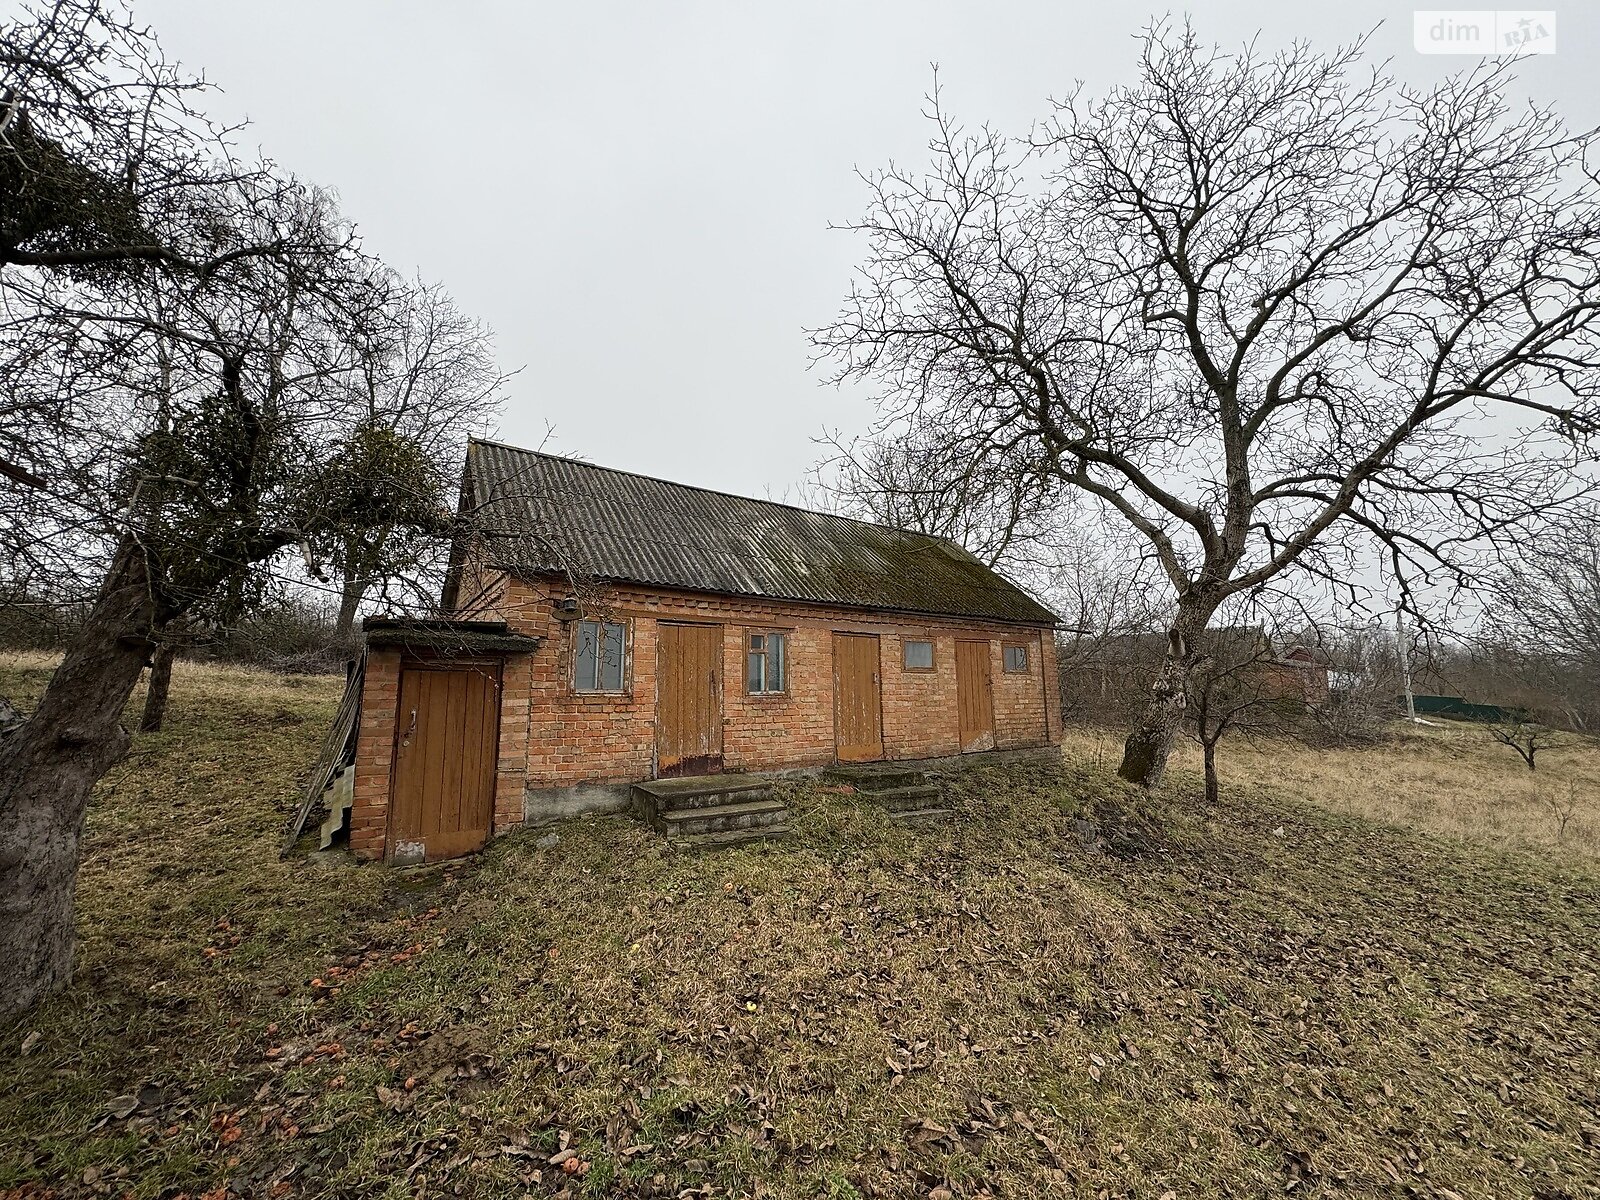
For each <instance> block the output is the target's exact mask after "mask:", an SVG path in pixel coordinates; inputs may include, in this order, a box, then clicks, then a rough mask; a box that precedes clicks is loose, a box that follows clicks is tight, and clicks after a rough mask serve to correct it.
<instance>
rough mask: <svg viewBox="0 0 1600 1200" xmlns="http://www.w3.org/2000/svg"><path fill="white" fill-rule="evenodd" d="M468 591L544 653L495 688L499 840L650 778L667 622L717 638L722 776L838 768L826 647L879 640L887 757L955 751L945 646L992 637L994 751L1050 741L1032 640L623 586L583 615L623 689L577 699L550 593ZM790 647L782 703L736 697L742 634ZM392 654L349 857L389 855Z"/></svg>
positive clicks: (1052, 732)
mask: <svg viewBox="0 0 1600 1200" xmlns="http://www.w3.org/2000/svg"><path fill="white" fill-rule="evenodd" d="M473 584H474V586H473V587H472V589H471V590H470V592H469V591H468V590H467V589H463V592H462V599H463V601H464V604H463V606H462V608H461V609H460V610H458V611H457V612H456V613H455V614H454V615H455V616H457V617H461V618H474V619H486V618H492V619H499V620H505V621H507V622H508V623H509V624H510V625H511V628H512V629H513V630H514V631H516V632H518V633H525V634H531V635H534V636H537V637H542V638H544V639H545V641H544V644H543V645H542V646H540V648H539V650H538V651H537V652H536V653H535V654H532V655H513V656H511V657H509V658H507V659H506V661H505V665H504V668H503V673H502V677H501V700H500V750H499V758H498V774H497V779H496V788H495V805H494V826H495V830H496V831H501V832H503V831H504V830H506V829H509V828H511V827H513V826H515V825H517V824H520V823H521V822H522V821H523V820H524V818H525V817H526V818H528V819H539V818H540V817H542V816H548V815H550V811H553V810H547V811H544V812H541V806H540V793H541V792H547V793H551V792H553V791H554V790H556V789H563V788H571V787H576V786H581V785H587V784H618V783H629V782H634V781H637V780H640V779H648V778H651V777H652V776H653V775H654V774H655V706H656V628H657V623H658V622H660V621H663V620H669V621H670V620H678V621H696V622H704V623H716V624H720V625H722V627H723V639H722V652H723V681H724V682H723V765H724V767H725V769H727V770H730V771H734V770H752V771H767V770H784V769H792V768H804V767H818V766H825V765H827V764H829V763H832V762H833V761H834V740H833V739H834V733H833V634H834V633H835V632H836V631H837V632H841V633H872V634H876V635H877V636H878V639H879V662H880V667H879V675H880V679H881V684H882V696H883V744H884V757H885V758H886V759H908V758H935V757H940V756H943V755H950V754H955V753H957V752H958V750H959V747H958V745H957V725H956V676H955V643H956V639H957V637H961V638H987V639H989V646H990V649H989V655H990V674H991V678H992V680H993V684H994V708H995V737H996V744H997V746H998V747H999V748H1001V749H1014V748H1019V747H1024V746H1038V745H1043V744H1045V743H1047V742H1049V743H1054V742H1058V741H1060V736H1061V727H1060V711H1059V708H1060V706H1059V704H1058V702H1057V700H1056V698H1055V697H1054V695H1053V694H1048V689H1047V688H1046V686H1045V681H1046V680H1053V679H1054V678H1055V645H1054V638H1053V636H1051V634H1050V632H1049V631H1048V630H1040V629H1039V628H1037V627H1030V626H1008V625H1003V624H973V623H970V622H964V621H960V620H950V619H941V618H921V617H913V616H896V615H893V614H887V613H867V612H860V611H857V610H850V609H835V608H826V607H822V606H810V605H795V604H784V603H781V602H775V601H762V600H755V599H742V598H735V597H727V596H712V595H698V594H694V593H681V592H663V591H653V590H650V589H646V588H637V587H628V588H622V587H618V588H612V589H608V590H607V591H606V592H605V594H604V595H603V596H601V597H600V598H599V599H598V601H597V602H596V603H594V604H591V606H590V607H591V610H592V615H595V616H600V615H604V616H605V617H606V618H607V619H610V620H621V621H624V622H625V623H626V624H627V625H628V627H629V634H628V642H627V650H628V662H627V664H626V667H625V672H624V676H625V677H624V691H623V692H622V693H620V694H615V695H585V694H581V693H577V692H575V691H574V690H573V688H572V682H571V681H572V639H573V637H574V636H575V634H576V623H575V622H571V621H560V620H557V619H556V616H555V612H554V600H555V599H556V598H558V597H559V596H561V595H564V594H565V589H564V588H561V587H544V586H541V585H534V584H528V583H525V582H523V581H521V580H517V579H513V578H510V577H508V576H501V577H499V578H498V579H496V578H494V577H493V576H492V575H491V574H489V573H485V574H483V575H482V576H479V577H477V578H474V580H473ZM752 629H755V630H760V629H780V630H784V631H786V632H787V633H788V635H789V645H788V688H789V690H788V693H787V694H785V695H781V696H751V695H748V694H747V693H746V692H745V686H744V679H745V658H744V655H745V645H746V642H745V637H746V635H747V634H748V633H749V632H750V631H751V630H752ZM906 640H919V641H931V642H933V644H934V651H933V654H934V670H933V671H932V672H914V671H906V670H905V669H904V668H903V666H902V663H903V662H904V657H903V652H902V643H903V642H904V641H906ZM1006 643H1021V644H1025V645H1027V646H1028V647H1029V653H1028V672H1027V674H1025V675H1022V674H1015V675H1011V674H1007V673H1006V672H1005V671H1004V669H1003V668H1004V662H1003V659H1002V652H1001V646H1002V645H1003V644H1006ZM399 676H400V652H399V651H398V650H394V649H383V650H372V651H370V652H369V653H368V655H367V673H366V685H365V688H364V690H363V693H362V701H361V734H360V738H359V740H358V745H357V752H356V781H355V793H354V804H353V807H352V811H351V836H350V846H351V849H352V851H353V852H354V853H355V854H356V855H357V857H360V858H378V857H381V856H382V855H383V853H384V851H385V838H386V834H387V823H388V797H389V779H390V773H391V770H392V765H393V764H392V755H393V749H394V722H395V713H396V709H397V706H398V700H399V695H398V690H399Z"/></svg>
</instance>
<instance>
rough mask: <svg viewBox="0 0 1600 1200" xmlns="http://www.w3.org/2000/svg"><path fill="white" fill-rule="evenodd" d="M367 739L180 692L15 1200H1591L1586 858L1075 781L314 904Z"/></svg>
mask: <svg viewBox="0 0 1600 1200" xmlns="http://www.w3.org/2000/svg"><path fill="white" fill-rule="evenodd" d="M29 662H31V664H32V665H31V666H30V665H27V664H28V663H29ZM44 670H45V667H44V665H43V664H42V663H41V662H38V661H35V660H24V665H23V666H22V667H20V668H19V667H18V666H17V665H16V663H15V661H13V662H12V664H11V666H10V667H9V668H6V667H5V666H4V665H3V664H0V694H4V693H5V692H7V691H10V692H12V693H13V694H15V693H17V692H18V691H21V692H23V693H26V692H27V691H28V690H30V689H34V690H36V689H37V688H38V687H39V686H42V681H43V678H44ZM19 680H20V684H19ZM334 699H335V688H334V686H333V685H332V684H329V683H323V682H314V683H311V684H307V685H303V686H294V685H292V684H290V683H289V682H287V681H283V680H274V679H270V678H266V677H261V676H251V675H246V674H243V673H238V672H221V671H193V670H190V671H186V672H184V673H183V674H181V675H180V676H179V678H178V680H177V682H176V684H175V687H174V697H173V712H172V717H171V731H170V732H168V733H165V734H162V735H159V736H155V737H149V738H141V739H140V741H139V742H138V744H137V747H136V750H135V754H134V757H133V758H132V759H131V760H130V761H129V762H128V763H126V764H125V765H124V766H122V767H120V768H119V769H118V770H117V771H116V772H115V773H114V774H113V776H112V777H111V778H110V779H108V780H107V781H106V784H105V785H104V786H103V788H102V789H101V792H100V794H99V796H98V797H97V801H96V803H95V806H94V808H93V811H92V813H91V817H90V828H89V832H88V844H87V857H86V862H85V868H84V873H83V880H82V886H81V890H80V903H79V913H80V926H81V928H82V931H83V942H82V948H81V956H80V958H81V966H80V974H79V979H78V983H77V985H76V986H75V987H74V988H73V989H72V991H71V992H69V993H68V994H67V995H65V996H63V997H62V998H60V999H59V1000H57V1001H55V1002H53V1003H52V1004H50V1005H48V1006H47V1007H46V1008H45V1009H44V1010H43V1011H41V1012H39V1013H37V1014H35V1015H34V1016H32V1017H30V1018H29V1019H27V1020H26V1021H24V1022H22V1023H20V1024H18V1025H15V1026H13V1027H10V1028H4V1029H0V1070H3V1072H4V1076H5V1078H6V1079H7V1082H8V1087H7V1088H5V1089H3V1090H0V1189H3V1188H5V1187H6V1186H8V1185H10V1186H13V1187H24V1186H30V1181H36V1182H37V1183H39V1184H48V1185H51V1186H54V1187H55V1188H57V1189H58V1190H59V1192H60V1194H62V1195H75V1194H80V1193H81V1194H86V1195H87V1194H94V1193H96V1192H98V1193H99V1194H112V1195H121V1194H124V1193H125V1192H131V1193H132V1194H133V1195H136V1196H157V1195H174V1194H176V1193H178V1192H187V1193H189V1194H190V1195H191V1196H193V1197H199V1196H200V1195H202V1194H206V1193H207V1192H208V1191H211V1190H213V1189H216V1188H217V1187H219V1186H220V1185H221V1184H223V1183H224V1181H226V1180H230V1179H231V1180H233V1181H234V1183H235V1187H236V1190H240V1191H243V1192H244V1193H245V1194H260V1195H279V1196H283V1195H322V1194H343V1195H411V1194H415V1193H417V1192H419V1191H424V1190H425V1191H428V1192H433V1191H443V1192H445V1193H447V1194H448V1193H451V1192H456V1193H458V1194H464V1195H478V1196H501V1195H521V1194H524V1193H526V1194H531V1195H536V1196H537V1195H548V1194H551V1193H554V1192H557V1191H560V1190H562V1189H564V1188H565V1189H570V1190H571V1191H572V1192H573V1194H575V1195H594V1196H611V1195H624V1196H628V1195H677V1194H679V1192H680V1190H681V1189H683V1188H687V1187H691V1186H697V1185H704V1184H709V1185H711V1186H712V1187H713V1188H715V1189H716V1194H724V1193H727V1192H733V1193H744V1194H754V1195H773V1196H791V1195H792V1196H809V1195H820V1196H852V1195H856V1194H858V1193H861V1194H882V1195H907V1194H927V1193H928V1192H929V1191H930V1190H932V1189H934V1188H937V1187H941V1186H942V1187H948V1188H949V1189H950V1190H951V1191H953V1192H954V1193H955V1194H957V1195H978V1194H983V1192H984V1191H985V1190H988V1191H991V1192H993V1193H994V1194H997V1195H1001V1194H1003V1195H1007V1196H1035V1195H1039V1196H1042V1195H1060V1194H1062V1193H1063V1191H1065V1192H1067V1193H1068V1194H1084V1195H1095V1194H1097V1193H1099V1194H1105V1195H1109V1196H1122V1195H1128V1196H1140V1197H1150V1198H1152V1200H1156V1198H1159V1197H1162V1196H1166V1195H1169V1194H1170V1195H1172V1196H1174V1197H1177V1196H1185V1197H1186V1196H1195V1195H1236V1196H1256V1195H1267V1194H1280V1193H1282V1192H1283V1191H1284V1189H1285V1188H1286V1187H1289V1186H1290V1185H1291V1184H1293V1185H1295V1186H1294V1190H1295V1191H1298V1192H1302V1193H1309V1194H1321V1193H1326V1194H1338V1195H1394V1196H1401V1195H1423V1196H1429V1195H1432V1196H1440V1197H1451V1196H1459V1197H1491V1196H1528V1195H1538V1196H1542V1197H1546V1198H1551V1200H1553V1198H1555V1197H1565V1196H1572V1197H1577V1196H1597V1195H1600V1182H1597V1181H1600V1169H1597V1167H1596V1155H1597V1154H1600V1116H1597V1109H1600V1045H1597V1043H1600V980H1597V977H1596V970H1597V962H1600V954H1597V950H1600V880H1597V877H1596V876H1595V875H1594V874H1593V873H1592V868H1591V867H1589V866H1587V865H1585V864H1584V863H1583V862H1582V861H1580V860H1578V859H1576V858H1573V857H1570V856H1567V857H1560V858H1557V857H1555V856H1549V855H1546V856H1544V857H1543V858H1535V857H1533V856H1532V855H1527V854H1518V853H1515V852H1509V853H1508V852H1500V851H1495V850H1489V849H1482V848H1474V847H1472V846H1470V845H1461V844H1458V843H1455V842H1451V841H1447V840H1445V839H1442V838H1435V837H1430V836H1428V835H1423V834H1413V833H1406V832H1403V831H1400V830H1396V829H1394V828H1390V827H1384V826H1379V825H1375V824H1370V823H1367V822H1365V821H1362V820H1360V819H1357V818H1354V817H1350V816H1347V815H1330V814H1327V813H1325V812H1322V811H1319V810H1316V809H1313V808H1310V807H1307V806H1302V805H1299V804H1297V803H1292V802H1283V801H1277V800H1273V799H1270V798H1268V797H1266V796H1265V795H1264V794H1261V793H1259V792H1256V791H1252V790H1249V789H1240V790H1237V791H1235V792H1234V793H1232V794H1231V795H1229V796H1227V797H1225V799H1224V802H1223V803H1222V804H1221V805H1220V806H1219V807H1218V808H1216V809H1214V810H1206V809H1204V808H1203V807H1202V806H1201V805H1200V804H1199V803H1198V802H1197V801H1196V799H1195V798H1194V789H1193V780H1192V779H1187V778H1185V779H1180V780H1178V781H1177V782H1176V784H1175V785H1174V787H1173V788H1172V789H1170V790H1169V791H1168V792H1167V793H1165V794H1163V795H1161V796H1159V797H1157V798H1156V801H1155V803H1154V804H1153V805H1151V804H1149V803H1148V802H1147V801H1146V800H1145V798H1143V797H1138V796H1129V795H1127V794H1126V793H1123V792H1122V791H1120V790H1119V789H1118V788H1117V787H1116V786H1115V785H1114V784H1113V783H1112V782H1111V780H1110V779H1109V778H1108V776H1107V773H1106V772H1105V771H1104V770H1103V769H1100V768H1098V767H1096V766H1094V765H1093V764H1091V763H1087V762H1079V763H1071V762H1069V764H1068V765H1067V767H1066V768H1065V769H1063V770H1047V769H1044V768H1031V769H1028V768H1011V769H1009V770H1000V769H995V770H989V771H984V772H974V773H973V774H972V775H971V776H970V777H969V778H968V779H967V780H966V781H965V785H964V787H963V789H962V791H961V792H960V794H959V795H958V796H957V797H956V800H957V803H958V805H959V807H960V808H961V810H962V815H963V820H961V821H960V822H958V823H955V824H953V825H951V826H949V827H938V828H930V829H921V830H908V829H904V828H900V827H897V826H893V825H890V824H888V823H887V822H885V821H883V820H882V819H881V818H880V817H878V816H877V815H876V814H873V813H871V812H868V811H864V810H863V809H862V808H861V807H860V806H859V805H858V804H857V803H855V802H854V801H853V800H852V798H850V797H845V796H838V795H832V794H827V793H823V792H821V791H818V790H817V789H815V788H811V787H800V788H796V789H795V791H794V793H793V795H792V797H791V799H792V803H793V804H794V806H795V807H796V808H797V810H798V817H797V820H796V826H797V831H798V832H797V837H796V838H795V840H794V841H793V842H792V843H791V844H789V845H786V846H783V847H780V848H774V849H758V850H749V851H734V852H724V853H720V854H715V855H708V856H703V857H683V856H679V855H675V854H673V853H669V852H667V851H666V850H665V849H664V848H663V847H662V845H661V844H660V843H659V842H658V841H657V840H655V839H654V838H653V837H652V836H650V835H649V834H647V833H646V832H644V831H643V830H641V829H640V828H638V827H636V826H634V825H632V824H630V823H628V822H627V821H624V820H620V819H611V820H602V821H590V822H574V823H569V824H568V825H566V826H564V827H562V828H561V829H560V830H559V841H557V842H556V843H555V844H554V845H550V844H545V845H541V844H540V838H539V836H538V835H537V834H522V835H517V836H513V837H508V838H504V839H501V840H500V841H498V842H497V843H495V844H494V846H493V847H492V848H491V849H490V850H489V851H488V852H487V853H486V854H484V855H482V856H481V857H480V858H479V859H477V860H475V861H474V862H472V863H470V864H467V865H463V866H460V867H456V868H452V869H450V870H446V871H436V872H433V873H432V874H429V875H425V876H422V877H416V876H406V875H404V874H402V873H398V872H391V871H387V870H384V869H381V868H361V869H357V868H353V867H348V866H344V865H340V864H337V863H336V864H324V863H320V862H316V861H305V860H296V861H291V862H288V863H280V862H279V861H278V860H277V858H276V855H275V845H274V841H273V833H274V831H275V829H276V827H277V825H278V823H279V821H280V820H281V817H282V809H283V807H284V806H285V805H286V804H287V803H289V802H290V800H291V799H292V795H293V784H294V780H295V778H296V775H297V772H298V771H299V770H301V769H302V767H303V766H304V764H305V760H306V758H307V757H308V756H309V754H310V749H311V747H312V746H313V745H314V743H315V741H316V739H317V736H318V734H319V732H320V722H322V721H323V720H324V719H325V718H326V717H327V716H328V715H330V714H331V710H332V706H333V703H334ZM1402 752H1403V751H1402ZM219 801H225V803H219ZM1134 804H1143V805H1144V808H1143V811H1144V812H1145V813H1146V814H1147V816H1145V817H1142V818H1140V819H1138V820H1134V819H1132V818H1130V817H1129V816H1128V815H1127V814H1128V813H1130V812H1132V811H1134V810H1133V808H1132V806H1133V805H1134ZM1086 819H1087V820H1090V821H1093V822H1094V823H1095V827H1096V831H1097V832H1098V833H1099V835H1100V836H1101V837H1102V838H1103V839H1104V840H1106V841H1108V842H1109V843H1110V846H1109V852H1107V851H1101V850H1097V849H1094V848H1091V847H1090V846H1088V845H1086V843H1085V833H1086V832H1088V829H1087V827H1086V826H1085V825H1084V824H1082V822H1083V821H1084V820H1086ZM313 981H316V982H313ZM335 989H336V990H335ZM35 1034H37V1035H38V1036H37V1037H34V1036H33V1035H35ZM25 1041H26V1042H27V1044H28V1045H29V1052H28V1053H26V1054H23V1053H22V1052H21V1047H22V1046H23V1044H24V1043H25ZM407 1083H410V1085H411V1086H410V1087H409V1088H408V1087H407V1086H406V1085H407ZM141 1089H143V1090H142V1091H141ZM118 1096H132V1097H134V1098H135V1099H140V1098H142V1100H143V1103H142V1104H141V1105H140V1107H138V1108H136V1109H134V1110H133V1111H132V1112H131V1113H130V1114H129V1115H127V1116H125V1117H114V1116H111V1115H110V1114H108V1113H107V1111H106V1104H107V1102H108V1101H110V1100H112V1099H113V1098H115V1097H118ZM118 1111H121V1110H120V1109H118ZM569 1143H570V1147H569ZM641 1147H644V1148H641ZM566 1148H570V1149H572V1150H574V1151H575V1152H576V1157H575V1158H574V1161H575V1162H577V1163H580V1164H583V1170H582V1172H581V1173H574V1174H567V1173H564V1172H563V1171H562V1170H561V1168H560V1167H559V1166H552V1165H551V1164H550V1163H549V1162H548V1159H550V1158H551V1157H553V1156H556V1155H557V1154H558V1153H559V1152H560V1151H562V1150H563V1149H566ZM85 1180H88V1181H89V1182H87V1183H86V1182H85ZM23 1194H31V1193H29V1192H24V1193H23ZM215 1200H221V1193H215Z"/></svg>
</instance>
